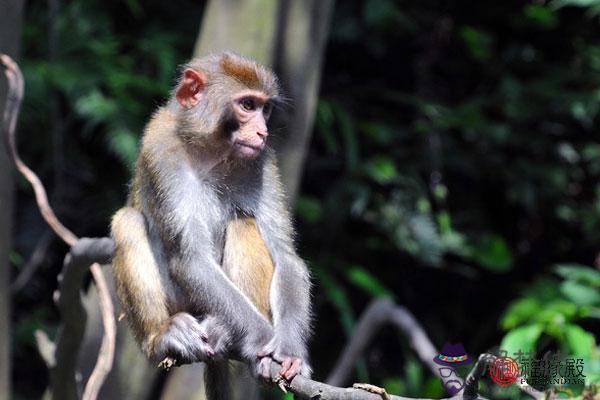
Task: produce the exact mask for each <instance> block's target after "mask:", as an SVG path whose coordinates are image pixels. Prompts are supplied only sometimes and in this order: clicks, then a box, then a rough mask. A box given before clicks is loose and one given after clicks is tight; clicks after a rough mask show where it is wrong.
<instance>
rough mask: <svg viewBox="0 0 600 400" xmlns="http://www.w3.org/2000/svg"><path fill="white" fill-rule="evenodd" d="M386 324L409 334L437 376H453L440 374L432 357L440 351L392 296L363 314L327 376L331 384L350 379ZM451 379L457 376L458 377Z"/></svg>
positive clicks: (409, 337)
mask: <svg viewBox="0 0 600 400" xmlns="http://www.w3.org/2000/svg"><path fill="white" fill-rule="evenodd" d="M386 324H392V325H393V326H394V327H396V328H397V329H398V330H399V331H400V333H402V334H403V335H404V336H406V337H408V339H409V342H410V344H411V346H412V348H413V350H414V351H415V352H416V353H417V355H418V356H419V358H420V359H421V362H423V364H425V365H427V367H428V368H429V370H430V371H431V372H432V373H433V374H434V375H436V376H438V377H439V378H440V379H441V380H442V381H443V382H444V383H445V380H447V379H450V378H444V377H442V376H441V375H440V372H439V368H438V366H437V364H435V363H434V362H433V358H434V357H435V356H436V355H437V354H438V351H437V350H436V349H435V346H434V345H433V344H432V343H431V340H429V338H428V337H427V334H426V333H425V330H424V329H423V328H422V327H421V325H420V324H419V323H418V322H417V320H416V319H415V317H414V316H413V315H412V314H411V313H410V311H408V310H407V309H406V308H405V307H402V306H398V305H396V304H394V302H392V301H391V300H389V299H378V300H374V301H373V302H372V303H371V304H370V305H369V306H368V307H367V310H366V311H365V312H364V313H363V314H362V316H361V318H360V320H359V321H358V324H357V325H356V329H355V331H354V333H353V334H352V337H351V339H350V342H349V343H348V345H347V346H346V348H345V350H344V351H343V353H342V355H341V356H340V357H339V358H338V361H337V362H336V366H335V368H334V369H333V371H332V372H331V373H330V374H329V377H328V378H327V383H328V384H330V385H334V386H339V385H343V384H345V383H347V382H348V379H349V378H350V374H351V372H352V369H353V368H354V366H355V365H356V361H357V360H358V359H359V357H360V356H361V355H362V354H363V353H364V351H365V350H366V348H367V346H368V345H369V343H370V342H371V340H372V338H373V336H374V335H375V334H376V333H377V332H379V331H380V330H381V327H382V326H383V325H386ZM452 379H456V377H453V378H452Z"/></svg>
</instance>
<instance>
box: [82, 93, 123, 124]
mask: <svg viewBox="0 0 600 400" xmlns="http://www.w3.org/2000/svg"><path fill="white" fill-rule="evenodd" d="M75 109H76V110H77V112H78V113H79V114H81V115H82V116H84V117H88V118H90V119H92V120H94V121H107V120H108V119H110V118H111V117H112V116H113V115H114V114H115V113H116V112H117V110H118V106H117V103H116V102H115V101H114V100H112V99H109V98H107V97H105V96H104V95H103V94H102V93H101V92H100V91H98V90H93V91H92V92H90V93H88V94H87V95H86V96H84V97H81V98H80V99H79V100H77V102H76V103H75Z"/></svg>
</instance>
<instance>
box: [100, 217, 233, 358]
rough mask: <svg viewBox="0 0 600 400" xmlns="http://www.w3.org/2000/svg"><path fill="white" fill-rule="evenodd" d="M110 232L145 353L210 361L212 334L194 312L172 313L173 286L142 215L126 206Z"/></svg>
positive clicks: (122, 289)
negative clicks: (192, 313) (195, 316)
mask: <svg viewBox="0 0 600 400" xmlns="http://www.w3.org/2000/svg"><path fill="white" fill-rule="evenodd" d="M111 231H112V236H113V238H114V241H115V244H116V249H115V255H114V257H113V272H114V276H115V281H116V286H117V294H118V295H119V299H120V301H121V305H122V306H123V309H124V310H125V312H126V314H127V320H128V322H129V326H130V327H131V329H132V330H133V333H134V335H135V337H136V339H137V340H138V342H139V343H140V345H141V347H142V350H143V351H144V352H145V353H146V355H147V356H148V357H149V358H150V359H153V360H155V361H159V360H162V359H163V358H165V357H167V356H168V357H172V358H175V359H176V360H177V362H178V363H179V364H186V363H191V362H196V361H205V360H208V359H210V358H211V357H212V356H213V354H214V352H215V349H214V348H213V346H211V345H210V344H209V343H208V336H209V334H210V335H211V336H214V335H213V333H212V332H210V331H209V330H207V329H206V326H203V324H201V323H199V322H198V321H197V320H196V319H195V318H194V317H192V316H191V315H189V314H186V313H181V312H180V313H177V314H175V315H171V312H170V311H171V310H170V309H171V306H172V305H173V304H174V303H175V294H174V288H173V284H172V282H171V279H170V278H169V277H168V271H167V268H166V263H165V261H164V259H162V258H161V250H160V249H157V248H154V249H153V246H152V240H151V239H150V238H149V234H148V231H147V229H146V223H145V221H144V217H143V216H142V214H141V213H140V212H139V211H137V210H136V209H134V208H132V207H124V208H122V209H121V210H119V211H118V212H117V213H116V214H115V216H114V217H113V220H112V227H111ZM155 246H156V244H155ZM224 340H227V338H226V337H225V338H224ZM213 342H214V341H213ZM216 343H218V342H216Z"/></svg>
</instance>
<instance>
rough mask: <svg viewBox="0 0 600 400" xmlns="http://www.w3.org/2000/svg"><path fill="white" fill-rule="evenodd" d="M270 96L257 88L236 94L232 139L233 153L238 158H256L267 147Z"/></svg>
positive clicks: (270, 106) (270, 109)
mask: <svg viewBox="0 0 600 400" xmlns="http://www.w3.org/2000/svg"><path fill="white" fill-rule="evenodd" d="M272 108H273V106H272V103H271V101H270V99H269V97H268V96H267V95H266V94H264V93H262V92H259V91H256V90H248V91H243V92H241V93H239V94H237V95H236V96H234V98H233V100H232V104H231V109H232V113H231V118H233V119H234V121H231V122H232V124H231V125H230V126H232V127H235V128H236V129H232V132H231V136H230V141H231V145H232V147H233V154H234V156H235V157H238V158H248V159H253V158H256V157H257V156H258V155H259V154H260V153H261V152H262V151H263V149H264V148H265V144H266V141H267V136H268V135H269V131H268V129H267V121H268V120H269V117H270V116H271V111H272Z"/></svg>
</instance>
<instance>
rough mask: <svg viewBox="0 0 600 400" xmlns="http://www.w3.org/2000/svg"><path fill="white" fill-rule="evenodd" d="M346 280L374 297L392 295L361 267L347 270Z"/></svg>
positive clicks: (391, 296)
mask: <svg viewBox="0 0 600 400" xmlns="http://www.w3.org/2000/svg"><path fill="white" fill-rule="evenodd" d="M348 280H349V281H350V282H352V283H354V284H355V285H356V286H358V287H360V288H361V289H363V290H364V291H365V292H367V293H369V294H371V295H373V296H375V297H390V298H393V297H394V295H393V293H392V292H390V291H389V290H388V289H387V288H386V287H385V286H384V285H382V284H381V282H379V280H378V279H377V278H376V277H374V276H373V275H372V274H371V273H370V272H369V271H367V270H366V269H364V268H362V267H359V266H355V267H352V268H350V270H349V271H348Z"/></svg>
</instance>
